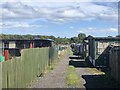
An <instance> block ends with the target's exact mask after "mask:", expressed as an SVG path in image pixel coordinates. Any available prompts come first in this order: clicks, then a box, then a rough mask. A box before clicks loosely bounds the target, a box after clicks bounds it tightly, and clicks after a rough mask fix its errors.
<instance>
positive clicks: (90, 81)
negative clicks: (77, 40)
mask: <svg viewBox="0 0 120 90" xmlns="http://www.w3.org/2000/svg"><path fill="white" fill-rule="evenodd" d="M72 57H73V56H72ZM68 65H73V66H74V67H76V72H77V73H78V75H79V76H80V84H79V86H77V88H84V89H87V90H88V89H89V88H105V87H107V88H109V86H110V85H109V83H108V82H107V81H106V82H105V81H103V76H104V73H103V72H101V71H97V70H96V69H95V68H91V67H89V66H88V65H86V62H85V60H84V59H69V56H66V57H64V58H63V59H62V60H60V62H59V63H58V65H57V66H56V68H55V69H54V70H53V71H51V72H50V73H48V74H46V75H45V76H43V77H39V78H38V80H37V81H36V82H35V83H34V85H32V86H31V87H30V88H68V86H67V84H66V83H65V82H66V81H65V76H66V68H67V67H68Z"/></svg>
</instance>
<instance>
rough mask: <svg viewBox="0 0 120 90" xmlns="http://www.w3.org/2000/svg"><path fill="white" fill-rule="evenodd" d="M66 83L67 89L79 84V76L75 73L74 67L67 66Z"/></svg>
mask: <svg viewBox="0 0 120 90" xmlns="http://www.w3.org/2000/svg"><path fill="white" fill-rule="evenodd" d="M66 82H67V85H68V86H69V87H77V86H78V85H79V84H80V76H79V75H78V74H77V73H76V71H75V67H73V66H68V68H67V75H66Z"/></svg>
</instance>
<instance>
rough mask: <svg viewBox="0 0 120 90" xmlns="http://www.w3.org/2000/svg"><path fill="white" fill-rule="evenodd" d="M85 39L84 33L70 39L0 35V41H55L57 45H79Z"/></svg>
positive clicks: (28, 35)
mask: <svg viewBox="0 0 120 90" xmlns="http://www.w3.org/2000/svg"><path fill="white" fill-rule="evenodd" d="M85 37H86V35H85V34H84V33H79V34H78V36H77V37H72V38H66V37H64V38H61V37H55V36H52V35H51V36H43V35H31V34H27V35H17V34H0V38H1V39H7V40H10V39H13V40H33V39H52V40H54V41H56V43H57V44H70V43H81V42H82V41H83V39H84V38H85Z"/></svg>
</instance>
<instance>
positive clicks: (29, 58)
mask: <svg viewBox="0 0 120 90" xmlns="http://www.w3.org/2000/svg"><path fill="white" fill-rule="evenodd" d="M50 58H51V61H54V60H57V50H56V49H54V48H53V47H52V48H32V49H24V50H23V51H22V54H21V57H17V58H15V57H14V58H13V59H11V60H8V61H5V62H0V69H1V68H2V70H0V77H2V78H0V81H2V82H0V88H25V87H27V86H28V85H29V84H30V83H31V82H32V81H33V80H34V79H35V78H37V76H39V75H40V74H41V73H43V72H44V71H45V69H46V68H47V67H48V61H49V59H50ZM1 73H2V75H1ZM1 79H2V80H1ZM1 83H2V86H1Z"/></svg>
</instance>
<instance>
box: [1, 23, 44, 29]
mask: <svg viewBox="0 0 120 90" xmlns="http://www.w3.org/2000/svg"><path fill="white" fill-rule="evenodd" d="M40 27H42V25H35V24H29V23H27V22H24V23H23V22H4V23H0V28H2V29H4V28H40Z"/></svg>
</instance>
